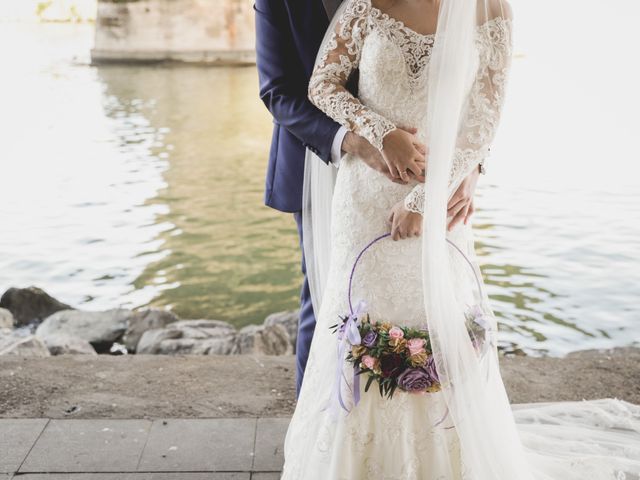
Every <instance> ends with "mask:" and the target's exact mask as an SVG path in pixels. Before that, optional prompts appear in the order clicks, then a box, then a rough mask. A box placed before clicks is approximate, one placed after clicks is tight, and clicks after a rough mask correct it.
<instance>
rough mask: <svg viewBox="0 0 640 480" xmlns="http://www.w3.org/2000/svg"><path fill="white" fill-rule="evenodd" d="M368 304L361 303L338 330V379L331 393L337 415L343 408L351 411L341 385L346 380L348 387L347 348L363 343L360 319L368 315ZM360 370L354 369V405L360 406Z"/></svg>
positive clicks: (332, 406) (332, 408)
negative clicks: (345, 371)
mask: <svg viewBox="0 0 640 480" xmlns="http://www.w3.org/2000/svg"><path fill="white" fill-rule="evenodd" d="M366 310H367V304H366V303H365V302H359V303H358V304H357V305H356V307H355V308H354V309H353V310H352V312H351V314H350V315H349V316H348V317H347V319H346V320H345V321H344V323H343V324H342V325H340V328H339V329H338V358H337V362H336V378H335V382H334V384H333V391H332V393H331V404H330V406H331V411H332V412H333V413H334V415H335V414H337V413H338V411H339V409H340V408H342V409H343V410H345V411H346V412H347V413H349V412H350V411H351V410H350V409H349V408H348V407H347V406H346V404H345V401H344V399H343V397H342V388H341V383H342V380H343V379H344V381H345V384H346V385H347V386H348V385H349V384H348V382H347V379H346V378H345V376H344V371H343V369H342V367H343V365H344V359H345V354H346V352H347V348H350V347H353V346H354V345H360V344H361V343H362V337H361V336H360V323H361V322H360V317H361V316H362V315H363V314H365V313H366ZM359 373H360V369H359V368H358V366H357V365H354V367H353V390H352V394H353V404H354V406H355V405H358V403H359V402H360V375H359Z"/></svg>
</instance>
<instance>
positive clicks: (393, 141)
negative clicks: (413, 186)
mask: <svg viewBox="0 0 640 480" xmlns="http://www.w3.org/2000/svg"><path fill="white" fill-rule="evenodd" d="M415 133H416V130H415V129H412V130H411V131H407V130H403V129H401V128H396V129H395V130H393V131H391V132H389V133H387V135H386V136H385V137H384V140H383V147H382V157H383V158H384V161H385V162H386V163H387V167H388V168H389V172H390V173H391V175H392V176H393V177H395V178H400V179H401V180H404V181H408V180H409V178H410V176H409V175H410V173H413V175H415V176H418V175H422V173H423V171H424V168H422V167H421V165H422V164H426V162H427V158H426V156H427V148H426V147H425V146H424V145H423V144H422V143H420V142H418V140H417V139H416V137H415Z"/></svg>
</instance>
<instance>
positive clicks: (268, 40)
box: [254, 0, 340, 212]
mask: <svg viewBox="0 0 640 480" xmlns="http://www.w3.org/2000/svg"><path fill="white" fill-rule="evenodd" d="M254 10H255V15H256V54H257V55H256V59H257V66H258V75H259V79H260V98H261V99H262V101H263V102H264V104H265V105H266V106H267V108H268V109H269V111H270V112H271V115H272V116H273V119H274V120H273V121H274V129H273V137H272V141H271V151H270V154H269V164H268V167H267V180H266V191H265V204H266V205H268V206H270V207H272V208H275V209H277V210H280V211H283V212H297V211H300V210H302V185H303V181H304V158H305V148H309V150H311V151H312V152H314V153H315V154H316V155H318V156H319V157H320V158H321V159H322V160H323V161H324V162H326V163H328V162H330V160H331V145H332V143H333V138H334V137H335V135H336V133H337V132H338V129H339V128H340V125H339V124H338V123H336V122H335V121H333V120H332V119H330V118H329V117H327V116H326V115H325V114H324V113H322V112H321V111H320V110H318V109H317V108H316V107H315V106H313V105H312V104H311V102H309V100H308V98H307V90H308V86H309V79H310V78H311V73H312V71H313V65H314V63H315V59H316V55H317V53H318V50H319V48H320V44H321V43H322V39H323V38H324V34H325V32H326V30H327V28H328V26H329V18H328V15H327V12H326V11H325V8H324V6H323V3H322V1H321V0H255V5H254Z"/></svg>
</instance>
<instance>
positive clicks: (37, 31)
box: [0, 5, 640, 355]
mask: <svg viewBox="0 0 640 480" xmlns="http://www.w3.org/2000/svg"><path fill="white" fill-rule="evenodd" d="M523 6H524V5H523ZM525 13H526V12H525ZM534 13H535V12H534ZM532 14H533V13H532ZM621 21H622V20H621ZM548 25H549V28H553V22H550V23H549V24H548ZM617 25H618V26H620V22H618V24H617ZM525 27H526V25H525ZM593 27H594V25H593V24H591V23H589V22H588V21H587V22H584V23H583V24H581V26H579V27H576V28H577V29H578V33H581V32H582V30H580V29H584V30H585V32H586V31H588V30H589V29H591V28H593ZM558 28H559V27H558ZM616 31H618V30H616ZM623 31H624V29H622V28H621V29H620V32H623ZM612 35H614V38H613V40H611V37H609V40H610V41H616V38H615V32H613V33H612ZM620 35H622V33H620ZM583 39H584V37H582V36H581V35H577V36H576V38H575V39H568V40H567V41H566V42H565V43H563V48H566V49H569V51H571V52H577V53H575V55H573V56H572V57H571V58H573V60H574V61H573V63H570V64H569V63H567V62H566V61H563V58H566V52H562V51H556V49H554V48H555V47H554V45H552V44H551V43H549V42H547V43H544V42H540V41H539V38H538V37H537V36H536V35H535V32H533V29H531V28H529V29H527V28H524V29H522V36H521V38H520V40H519V47H518V51H517V53H518V58H517V59H516V61H515V65H514V71H513V79H512V82H511V89H510V92H509V93H510V96H509V103H508V107H507V109H506V111H505V114H504V122H503V128H502V129H501V132H500V135H499V138H498V141H497V144H496V147H495V149H494V150H495V151H494V155H493V158H492V159H491V160H490V162H489V175H488V176H487V177H484V178H483V179H482V180H481V185H480V187H479V192H478V201H477V203H478V207H479V211H478V213H477V214H476V216H475V219H474V224H475V229H476V234H477V237H478V244H477V246H478V253H479V254H480V255H481V257H482V261H483V263H484V267H483V272H484V274H485V277H486V280H487V283H488V286H489V292H490V295H491V297H492V298H493V301H494V306H495V308H496V311H497V313H498V315H499V317H500V320H501V322H502V325H501V331H502V333H501V345H502V347H503V348H504V349H505V350H506V351H508V352H525V353H527V354H551V355H562V354H565V353H567V352H570V351H575V350H579V349H585V348H601V347H611V346H618V345H630V344H634V343H636V344H638V343H640V326H638V325H639V324H638V319H639V317H640V308H639V307H638V305H637V304H636V303H635V302H636V301H637V300H638V298H640V242H639V241H638V238H640V224H639V222H638V219H639V213H640V207H639V205H640V203H639V200H640V188H638V185H639V182H638V180H637V178H638V167H637V165H639V164H640V163H639V162H640V158H638V157H639V155H638V149H637V146H636V141H635V138H636V136H637V134H636V132H637V128H638V121H637V120H636V117H637V112H638V111H639V109H640V102H638V96H637V93H635V87H634V86H635V85H637V84H640V75H639V74H638V72H637V71H635V70H634V68H635V67H634V65H633V64H631V65H630V66H629V65H628V68H627V70H624V69H622V70H621V68H620V64H616V63H615V61H616V60H615V59H613V58H609V59H606V60H603V64H604V65H605V66H607V65H608V64H609V63H611V65H610V66H611V67H613V66H615V67H616V70H615V72H616V78H617V79H618V83H617V84H616V85H617V87H618V88H617V90H615V91H612V89H610V88H606V89H605V88H604V87H603V85H605V83H603V82H605V81H606V79H607V75H606V72H603V71H600V69H598V71H597V72H595V73H594V69H593V68H592V67H593V65H592V64H590V63H589V62H588V61H587V60H588V59H587V58H586V53H585V52H583V51H579V50H576V49H577V47H578V45H579V41H582V40H583ZM619 40H623V38H620V39H619ZM91 41H92V26H89V25H27V24H5V25H1V28H0V42H2V44H4V45H14V46H19V48H18V47H16V48H13V49H11V51H9V53H8V55H7V56H6V58H5V59H4V68H3V75H2V79H1V80H0V82H1V84H0V86H1V87H2V88H1V89H0V105H2V111H1V113H0V136H1V137H2V142H1V145H2V146H1V147H0V148H1V150H0V155H1V156H0V185H1V188H0V222H1V223H0V225H2V227H1V235H0V290H2V291H4V290H5V289H6V288H8V287H9V286H27V285H31V284H34V285H38V286H40V287H42V288H44V289H45V290H47V291H48V292H50V293H51V294H52V295H54V296H55V297H57V298H59V299H61V300H62V301H65V302H67V303H70V304H73V305H75V306H77V307H79V308H85V309H92V310H93V309H103V308H112V307H115V306H126V307H139V306H146V305H153V306H161V307H164V306H166V307H170V308H172V309H173V310H174V311H175V312H176V313H178V314H179V315H180V316H182V317H183V318H216V319H222V320H228V321H231V322H232V323H234V324H236V325H238V326H241V325H245V324H249V323H256V322H260V321H262V320H263V319H264V317H265V316H266V315H268V314H269V313H272V312H275V311H280V310H286V309H291V308H295V306H296V303H297V298H298V289H299V283H300V274H299V250H298V245H297V236H296V232H295V225H294V222H293V219H292V218H291V216H290V215H286V214H280V213H278V212H274V211H271V210H269V209H268V208H266V207H263V206H262V191H263V181H264V171H265V167H266V158H267V153H268V147H269V138H270V132H271V121H270V118H269V115H268V113H267V112H266V110H265V109H264V107H263V106H262V105H261V103H260V102H259V100H258V98H257V78H256V74H255V71H254V69H253V68H239V69H222V68H202V67H189V66H174V67H167V66H163V67H159V66H156V67H154V66H102V67H94V66H90V65H89V63H88V51H89V48H90V47H91ZM603 43H604V42H602V41H601V42H600V43H598V44H595V45H591V46H590V52H591V53H590V54H594V55H595V54H598V53H599V52H600V51H601V50H604V49H605V48H606V45H603ZM554 52H555V53H554ZM545 53H546V54H545ZM600 53H601V52H600ZM618 62H619V60H618ZM627 63H632V62H627ZM605 70H606V69H605ZM550 72H551V73H550ZM550 105H554V106H555V107H554V109H553V110H550ZM634 148H635V149H634Z"/></svg>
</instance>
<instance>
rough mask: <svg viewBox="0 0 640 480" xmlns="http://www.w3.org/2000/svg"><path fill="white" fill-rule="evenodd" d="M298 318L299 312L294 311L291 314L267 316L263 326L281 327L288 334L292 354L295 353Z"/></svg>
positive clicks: (281, 313)
mask: <svg viewBox="0 0 640 480" xmlns="http://www.w3.org/2000/svg"><path fill="white" fill-rule="evenodd" d="M299 317H300V310H294V311H291V312H278V313H272V314H271V315H269V316H268V317H267V318H266V319H265V321H264V326H265V327H270V326H272V325H282V326H283V327H284V328H285V329H286V330H287V333H288V334H289V341H290V342H291V348H292V349H293V350H292V351H293V353H295V352H296V340H297V338H298V318H299Z"/></svg>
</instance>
